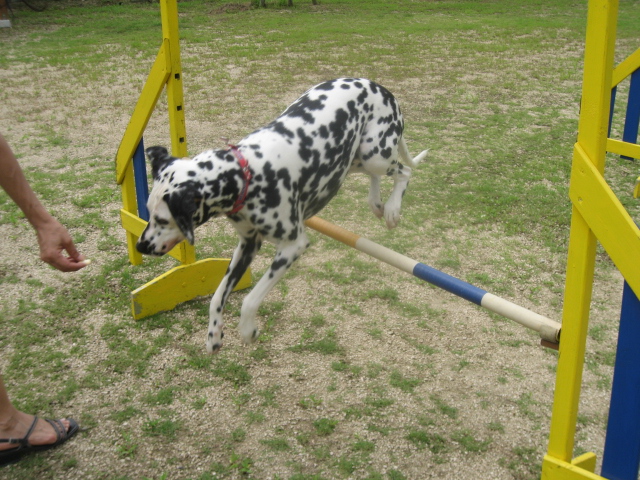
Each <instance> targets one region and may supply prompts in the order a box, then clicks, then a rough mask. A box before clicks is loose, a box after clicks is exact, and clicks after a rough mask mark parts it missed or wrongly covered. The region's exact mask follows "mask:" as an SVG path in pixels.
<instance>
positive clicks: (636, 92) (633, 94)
mask: <svg viewBox="0 0 640 480" xmlns="http://www.w3.org/2000/svg"><path fill="white" fill-rule="evenodd" d="M639 127H640V70H636V71H635V72H633V73H632V74H631V84H630V85H629V101H628V103H627V114H626V116H625V120H624V132H623V134H622V140H624V141H625V142H628V143H638V128H639ZM622 158H624V159H626V160H633V159H632V158H631V157H625V156H623V157H622Z"/></svg>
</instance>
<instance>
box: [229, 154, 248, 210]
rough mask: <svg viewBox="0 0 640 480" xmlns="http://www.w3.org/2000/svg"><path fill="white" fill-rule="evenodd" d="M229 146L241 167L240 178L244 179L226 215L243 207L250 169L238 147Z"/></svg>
mask: <svg viewBox="0 0 640 480" xmlns="http://www.w3.org/2000/svg"><path fill="white" fill-rule="evenodd" d="M229 147H231V151H232V152H233V154H234V155H235V157H236V159H237V160H238V163H239V164H240V168H242V178H243V180H244V185H243V186H242V191H241V192H240V195H239V196H238V198H236V201H235V203H234V204H233V209H231V211H230V212H227V215H234V214H236V213H238V212H239V211H240V210H242V207H244V201H245V200H246V199H247V192H248V191H249V182H251V170H249V162H248V161H247V159H246V158H244V156H243V155H242V153H241V152H240V150H239V149H238V147H237V146H235V145H231V144H229Z"/></svg>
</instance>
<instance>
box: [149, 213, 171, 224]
mask: <svg viewBox="0 0 640 480" xmlns="http://www.w3.org/2000/svg"><path fill="white" fill-rule="evenodd" d="M153 220H154V221H155V222H156V223H157V224H158V225H163V226H164V225H169V220H165V219H164V218H160V217H158V216H157V215H156V216H154V217H153Z"/></svg>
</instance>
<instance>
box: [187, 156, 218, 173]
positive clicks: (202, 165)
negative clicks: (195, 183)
mask: <svg viewBox="0 0 640 480" xmlns="http://www.w3.org/2000/svg"><path fill="white" fill-rule="evenodd" d="M198 167H200V168H201V169H203V170H213V162H212V161H211V160H207V161H205V162H198ZM189 175H191V172H189Z"/></svg>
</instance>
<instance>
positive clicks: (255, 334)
mask: <svg viewBox="0 0 640 480" xmlns="http://www.w3.org/2000/svg"><path fill="white" fill-rule="evenodd" d="M251 338H253V339H254V340H255V339H256V338H258V329H257V328H256V329H255V330H253V333H252V334H251Z"/></svg>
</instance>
